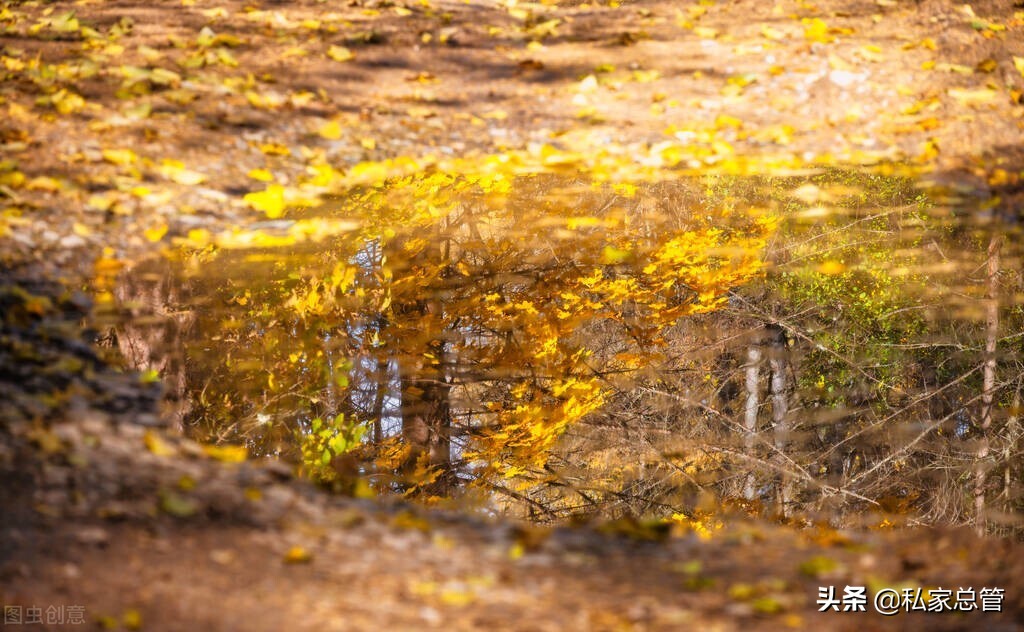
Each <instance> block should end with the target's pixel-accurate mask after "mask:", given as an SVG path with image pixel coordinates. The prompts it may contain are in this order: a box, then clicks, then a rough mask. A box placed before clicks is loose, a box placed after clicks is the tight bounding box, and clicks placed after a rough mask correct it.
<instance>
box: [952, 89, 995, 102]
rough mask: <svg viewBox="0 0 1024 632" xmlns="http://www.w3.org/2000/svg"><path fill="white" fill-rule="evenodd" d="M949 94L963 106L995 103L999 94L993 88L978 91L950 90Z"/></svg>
mask: <svg viewBox="0 0 1024 632" xmlns="http://www.w3.org/2000/svg"><path fill="white" fill-rule="evenodd" d="M947 94H949V96H951V97H953V98H954V99H956V101H957V102H958V103H960V104H961V105H980V104H983V103H991V102H993V101H995V98H996V95H997V94H998V92H996V91H995V90H993V89H991V88H980V89H977V90H970V89H967V88H950V89H949V90H948V92H947Z"/></svg>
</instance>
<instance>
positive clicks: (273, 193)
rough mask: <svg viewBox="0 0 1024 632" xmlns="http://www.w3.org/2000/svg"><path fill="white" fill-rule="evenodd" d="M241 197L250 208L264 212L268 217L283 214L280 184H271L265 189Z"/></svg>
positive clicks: (276, 216)
mask: <svg viewBox="0 0 1024 632" xmlns="http://www.w3.org/2000/svg"><path fill="white" fill-rule="evenodd" d="M243 199H244V200H245V202H246V203H247V204H248V205H249V206H251V207H252V208H254V209H256V210H257V211H263V212H264V213H266V215H267V217H269V218H270V219H276V218H278V217H281V215H283V214H284V187H283V186H281V185H280V184H271V185H270V186H268V187H267V188H266V190H264V191H259V192H257V193H248V194H246V196H245V197H244V198H243Z"/></svg>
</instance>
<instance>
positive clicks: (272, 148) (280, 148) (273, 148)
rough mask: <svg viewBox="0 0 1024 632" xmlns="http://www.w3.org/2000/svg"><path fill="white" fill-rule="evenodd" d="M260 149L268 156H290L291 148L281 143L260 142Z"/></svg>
mask: <svg viewBox="0 0 1024 632" xmlns="http://www.w3.org/2000/svg"><path fill="white" fill-rule="evenodd" d="M259 147H260V151H262V152H263V153H264V154H266V155H268V156H290V155H291V153H292V152H291V150H290V149H288V148H287V147H286V146H284V145H282V144H281V143H260V145H259Z"/></svg>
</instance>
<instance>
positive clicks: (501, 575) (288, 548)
mask: <svg viewBox="0 0 1024 632" xmlns="http://www.w3.org/2000/svg"><path fill="white" fill-rule="evenodd" d="M0 61H2V68H0V75H2V77H3V80H2V83H0V111H3V113H4V114H3V116H2V117H0V261H3V278H2V279H0V305H2V306H3V322H2V323H0V333H2V334H3V335H2V336H0V395H2V397H0V399H2V401H0V476H2V479H3V485H2V486H0V505H2V507H3V512H2V514H0V601H2V602H3V604H4V605H5V606H11V608H10V612H9V613H5V616H8V615H9V616H10V617H12V619H8V621H13V617H14V613H15V611H16V610H17V612H18V613H20V614H21V615H22V616H29V615H31V613H32V612H33V611H31V610H30V608H33V607H38V608H41V609H42V617H43V619H44V620H45V619H46V618H47V617H48V616H49V615H48V614H47V613H46V608H47V607H49V606H61V607H65V608H66V609H65V611H64V614H65V616H70V615H71V611H70V610H68V609H67V607H70V606H82V607H84V613H85V615H84V616H85V620H86V621H87V622H88V624H89V625H90V626H93V627H95V626H96V625H99V626H100V627H102V628H104V629H117V628H122V629H146V630H186V629H209V630H234V629H238V630H279V629H299V630H305V629H310V630H312V629H327V630H332V629H338V630H352V629H421V628H439V629H456V630H460V629H466V630H468V629H478V628H493V629H509V630H547V629H551V630H562V629H595V630H604V629H608V630H612V629H638V630H645V629H651V630H654V629H689V628H697V629H721V630H732V629H779V628H780V627H786V626H788V627H791V628H797V629H800V628H809V627H820V628H823V629H837V630H841V629H915V628H917V629H923V628H925V627H927V628H928V629H982V628H983V629H989V630H997V629H1007V630H1011V629H1020V626H1021V625H1022V623H1021V622H1022V619H1021V617H1022V612H1024V555H1022V553H1024V551H1022V549H1021V546H1020V545H1019V544H1016V543H1012V542H1007V541H1001V540H980V539H976V538H974V537H973V536H972V535H971V534H970V533H968V532H966V531H954V530H950V531H942V530H927V531H926V530H923V529H914V530H905V531H900V530H892V531H890V530H883V531H872V532H866V533H839V532H835V531H831V530H828V529H799V530H798V529H794V528H789V527H782V526H776V525H771V524H767V523H761V522H748V521H741V520H737V521H736V522H735V523H734V524H729V525H727V526H725V527H724V528H723V529H722V530H720V531H717V532H715V533H714V534H713V535H712V536H711V537H710V538H706V537H701V536H700V535H698V534H695V533H692V532H683V531H679V532H671V533H660V532H652V531H650V530H649V529H647V528H646V527H642V526H638V525H629V524H618V525H611V526H607V527H606V528H604V529H603V530H602V529H597V530H595V529H591V528H586V529H569V528H563V529H556V530H547V529H536V528H532V527H522V526H516V525H510V524H507V523H504V522H501V521H495V522H489V521H485V520H482V519H478V518H472V517H468V516H462V515H459V514H457V513H444V512H440V511H426V510H422V509H418V508H414V507H410V506H406V505H404V504H402V503H393V504H379V503H372V502H369V501H361V500H353V499H345V498H337V497H329V496H326V495H324V494H322V493H319V492H317V491H316V490H314V489H313V488H311V487H309V486H307V485H306V484H304V483H301V482H298V481H295V480H293V479H292V477H291V475H290V473H289V472H287V471H282V468H281V467H280V466H276V465H274V464H272V463H259V462H246V463H224V462H222V460H231V459H230V458H229V457H230V455H228V457H227V458H226V457H225V455H223V454H218V453H216V452H214V453H213V455H212V456H211V455H210V454H209V453H208V452H207V451H204V449H203V448H202V447H201V446H196V445H194V444H192V443H190V442H188V441H186V440H184V439H182V438H180V437H175V436H174V435H173V434H172V433H168V432H165V431H164V430H163V429H161V428H160V419H159V418H156V417H154V415H153V413H152V411H153V410H155V408H154V403H155V402H154V397H155V396H154V394H153V390H152V388H151V386H150V385H147V384H143V383H140V382H139V381H138V380H136V379H134V378H133V377H132V376H129V375H126V374H123V373H119V372H117V371H116V370H114V369H112V368H111V367H108V366H106V365H105V363H104V362H103V361H102V360H100V359H99V358H98V357H97V355H96V354H95V352H94V351H93V350H92V349H90V347H89V345H88V344H86V343H85V342H84V340H85V339H84V337H83V335H82V333H81V332H80V331H79V329H80V322H81V321H82V317H83V315H85V314H86V313H87V312H88V310H89V305H90V300H91V299H90V298H89V297H86V296H84V295H81V294H79V293H75V292H68V291H67V288H72V289H74V288H76V287H83V286H84V284H85V283H87V282H88V283H90V284H91V285H92V286H94V287H95V286H96V285H97V283H96V279H97V278H102V277H109V276H111V275H114V274H116V273H117V271H118V270H120V269H122V268H124V267H126V266H130V265H131V264H132V263H133V262H135V261H138V260H140V259H142V258H144V257H146V256H150V255H151V254H152V253H153V252H154V251H155V250H156V249H158V248H159V247H161V246H163V245H169V244H171V243H172V242H173V240H174V239H176V238H181V237H185V236H188V235H189V234H190V233H192V231H197V230H199V231H202V230H205V231H209V232H211V233H212V232H216V231H220V230H228V229H230V228H231V227H232V226H235V225H239V224H242V223H247V222H251V221H253V219H254V218H257V217H262V214H260V213H259V212H258V211H263V212H264V213H266V214H267V215H268V216H270V218H273V217H274V216H276V215H277V214H278V213H277V212H275V209H274V205H273V204H272V203H270V204H268V203H267V199H268V198H267V193H268V192H269V196H270V197H271V198H272V197H273V196H274V195H278V196H280V197H282V198H287V196H288V195H291V192H292V190H293V189H297V188H298V187H300V185H301V184H302V183H303V182H305V181H306V179H308V178H315V177H316V175H317V174H318V173H319V174H321V175H322V174H323V173H324V172H323V170H322V169H320V167H321V166H322V165H324V164H330V165H332V166H333V167H334V168H335V169H337V170H338V171H339V172H342V171H344V170H345V169H346V168H352V167H353V166H355V165H357V164H359V163H364V162H366V161H386V160H389V159H392V160H393V159H396V158H413V159H417V160H424V159H426V157H428V156H431V155H433V156H438V157H460V156H473V155H477V154H493V153H499V152H501V151H505V150H509V149H522V148H525V149H527V150H528V151H534V149H531V148H534V147H536V146H538V145H543V144H551V145H554V146H556V147H559V148H563V149H566V150H572V151H577V152H583V153H585V152H588V151H597V150H608V149H609V148H621V149H622V150H623V151H627V152H628V151H631V150H632V149H635V148H647V149H650V148H651V147H657V146H658V144H659V143H661V142H663V141H666V140H669V141H673V142H678V143H683V144H686V145H687V146H688V147H691V148H692V149H691V150H688V151H689V153H687V154H686V155H685V156H684V157H683V160H684V161H685V162H689V163H690V164H691V166H694V167H695V168H697V167H701V166H702V165H705V166H707V167H708V168H711V167H714V168H719V169H733V170H739V171H742V170H744V169H753V170H758V169H760V170H761V171H764V170H770V169H772V168H773V166H775V167H774V168H778V169H783V168H785V169H794V168H799V167H800V166H805V165H814V164H869V163H877V162H879V161H887V162H893V163H903V164H913V165H915V166H917V167H918V168H920V169H921V170H925V171H930V172H932V173H933V174H934V175H933V176H932V177H933V178H935V179H938V180H940V181H944V182H948V183H949V184H950V185H951V186H953V187H957V188H958V189H959V190H961V191H968V192H971V191H973V192H980V193H981V194H983V195H986V196H989V195H997V196H1000V197H1001V198H1002V203H1003V206H1004V208H1006V209H1008V210H1009V212H1011V213H1014V214H1016V216H1017V217H1020V215H1021V213H1022V206H1024V185H1022V184H1021V180H1022V177H1024V152H1022V151H1021V149H1020V148H1021V147H1024V105H1022V91H1024V8H1022V7H1021V6H1020V5H1019V3H1017V5H1016V6H1015V3H1013V2H1011V1H996V0H989V1H985V2H976V3H973V4H970V5H967V4H955V3H950V2H941V1H938V0H924V1H922V2H913V3H911V2H896V1H890V0H876V1H875V2H867V1H857V2H840V1H838V0H821V1H820V2H794V1H790V0H779V1H778V2H775V3H764V2H756V1H754V0H737V1H734V2H713V1H702V2H693V3H678V2H668V1H664V0H650V1H639V2H621V3H618V2H616V3H610V4H583V3H576V2H565V3H559V4H557V5H556V4H525V3H512V2H509V3H504V4H502V3H494V2H485V1H482V0H467V1H465V2H437V1H433V2H432V1H430V0H420V1H417V2H387V1H382V2H359V1H358V0H353V1H352V2H347V3H325V2H312V1H309V0H299V1H295V2H288V3H275V2H241V1H238V0H183V1H182V2H173V3H172V2H166V3H137V2H129V1H127V0H123V1H116V2H97V1H91V0H81V1H79V2H60V1H58V2H0ZM638 151H639V150H638ZM268 183H269V184H268ZM274 185H280V188H279V189H274V188H273V187H274ZM261 193H262V194H264V197H262V198H260V197H253V196H252V195H249V194H257V195H259V194H261ZM247 195H248V197H247ZM254 200H258V201H256V202H254ZM284 201H285V202H287V199H285V200H284ZM271 202H272V200H271ZM254 207H255V208H254ZM58 391H59V392H60V393H61V395H60V396H59V397H53V393H54V392H58ZM218 457H219V458H218ZM609 532H612V533H609ZM847 585H851V586H856V585H864V586H869V587H871V591H875V590H877V589H878V588H880V587H893V588H897V589H903V588H914V587H924V588H937V587H943V588H951V589H953V590H954V591H955V590H957V589H959V588H961V587H965V588H966V587H968V586H973V587H975V588H977V589H980V588H982V587H999V588H1003V589H1005V591H1006V596H1005V599H1004V601H1003V607H1002V609H1003V612H1002V613H994V612H984V613H982V612H977V611H975V612H970V613H948V612H947V613H942V614H936V613H929V614H917V615H913V616H914V617H916V618H910V617H908V615H900V616H897V617H889V618H887V617H881V616H878V615H875V614H871V613H870V612H869V613H861V614H858V613H835V612H828V613H818V612H817V609H818V608H817V605H816V604H815V600H816V599H817V596H818V587H820V586H835V587H836V588H837V590H838V591H839V592H842V590H843V588H844V587H845V586H847ZM868 610H869V611H870V610H872V608H871V605H870V604H869V605H868ZM76 612H77V611H76ZM75 616H77V615H75ZM908 619H910V620H908ZM10 625H11V627H12V628H14V627H16V624H13V623H11V624H10ZM40 627H43V628H53V629H57V628H60V627H61V626H60V625H58V624H52V625H50V624H45V623H44V624H43V625H41V626H40ZM66 627H68V628H73V627H75V626H74V625H73V624H68V625H67V626H66Z"/></svg>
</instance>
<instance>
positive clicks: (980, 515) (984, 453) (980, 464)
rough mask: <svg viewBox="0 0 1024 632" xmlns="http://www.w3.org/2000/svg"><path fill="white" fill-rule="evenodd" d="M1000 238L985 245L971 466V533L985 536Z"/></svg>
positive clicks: (994, 384) (997, 321)
mask: <svg viewBox="0 0 1024 632" xmlns="http://www.w3.org/2000/svg"><path fill="white" fill-rule="evenodd" d="M1001 246H1002V238H1001V237H1000V236H999V235H996V234H994V235H992V239H991V241H990V242H989V244H988V296H987V301H986V305H985V366H984V369H983V373H982V391H981V419H980V420H979V423H978V429H979V431H980V433H981V439H980V440H979V442H978V452H977V455H976V458H975V464H974V530H975V531H976V532H977V534H978V535H979V536H981V535H985V515H984V514H985V479H986V477H987V472H988V465H987V463H986V461H987V459H988V453H989V438H988V434H989V429H990V428H991V427H992V410H993V408H994V405H995V390H996V340H997V339H998V336H999V250H1000V247H1001Z"/></svg>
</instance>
